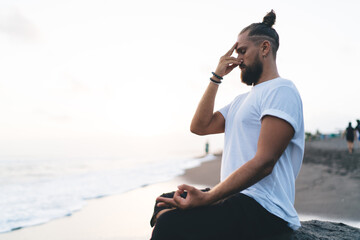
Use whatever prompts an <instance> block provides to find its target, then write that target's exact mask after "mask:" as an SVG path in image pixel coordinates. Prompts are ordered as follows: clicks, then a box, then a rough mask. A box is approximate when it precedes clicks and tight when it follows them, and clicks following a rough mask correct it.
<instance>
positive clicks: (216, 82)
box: [210, 78, 221, 85]
mask: <svg viewBox="0 0 360 240" xmlns="http://www.w3.org/2000/svg"><path fill="white" fill-rule="evenodd" d="M210 81H212V82H213V83H215V84H216V85H220V83H221V81H220V82H218V81H215V80H214V79H212V78H210Z"/></svg>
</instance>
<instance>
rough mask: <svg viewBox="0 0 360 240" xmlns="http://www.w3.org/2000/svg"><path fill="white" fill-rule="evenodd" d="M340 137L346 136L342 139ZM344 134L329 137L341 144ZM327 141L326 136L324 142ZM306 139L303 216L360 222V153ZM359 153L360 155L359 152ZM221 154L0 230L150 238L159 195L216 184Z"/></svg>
mask: <svg viewBox="0 0 360 240" xmlns="http://www.w3.org/2000/svg"><path fill="white" fill-rule="evenodd" d="M341 140H342V139H341ZM339 141H340V140H335V141H333V140H332V141H331V142H330V144H335V145H338V143H339ZM322 144H325V145H327V144H326V142H324V143H322ZM318 145H319V143H316V144H313V143H307V145H306V152H305V157H304V163H303V166H302V168H301V171H300V174H299V176H298V178H297V181H296V198H295V208H296V210H297V211H298V214H299V216H300V220H301V221H307V220H311V219H320V220H324V221H335V222H342V223H345V224H348V225H350V226H354V227H357V228H359V227H360V214H359V213H360V206H359V204H358V200H359V199H360V193H358V191H357V189H360V177H359V176H360V163H359V162H360V153H356V154H358V155H356V154H355V155H353V156H349V154H348V153H347V152H346V150H344V149H335V150H329V149H325V148H322V147H317V146H318ZM357 157H359V158H357ZM220 164H221V156H219V155H217V156H216V158H215V159H214V160H211V161H205V162H202V163H201V165H200V166H197V167H194V168H190V169H186V170H185V173H184V174H183V175H181V176H177V177H175V178H173V179H172V180H170V181H166V182H161V183H156V184H151V185H147V186H143V187H141V188H137V189H135V190H132V191H129V192H126V193H123V194H118V195H111V196H106V197H102V198H97V199H92V200H88V201H87V202H86V205H85V207H83V208H82V209H81V210H79V211H77V212H74V213H73V214H72V215H71V216H68V217H63V218H59V219H55V220H52V221H50V222H47V223H45V224H41V225H36V226H31V227H26V228H22V229H19V230H16V231H11V232H7V233H1V234H0V240H2V239H4V240H5V239H6V240H20V239H38V240H42V239H44V240H45V239H48V238H49V236H52V237H51V238H52V240H60V239H61V240H63V239H67V240H85V239H86V240H115V239H123V240H140V239H149V238H150V235H151V231H152V229H151V227H150V224H149V221H150V217H151V215H152V210H153V205H154V203H155V198H156V197H157V196H158V195H160V194H161V193H163V192H168V191H173V190H175V189H176V187H177V186H178V185H179V184H182V183H186V184H191V185H193V186H195V187H198V188H204V187H213V186H215V185H216V184H217V183H218V182H219V179H220Z"/></svg>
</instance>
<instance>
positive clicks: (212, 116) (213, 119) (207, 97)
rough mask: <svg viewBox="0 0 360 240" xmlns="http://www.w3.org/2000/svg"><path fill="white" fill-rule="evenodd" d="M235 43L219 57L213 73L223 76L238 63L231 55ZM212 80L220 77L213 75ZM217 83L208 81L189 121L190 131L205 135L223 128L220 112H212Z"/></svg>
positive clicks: (223, 121)
mask: <svg viewBox="0 0 360 240" xmlns="http://www.w3.org/2000/svg"><path fill="white" fill-rule="evenodd" d="M236 46H237V44H236V43H235V44H234V46H233V47H232V48H231V49H230V50H229V51H228V52H227V53H226V54H225V55H224V56H222V57H221V58H220V62H219V64H218V66H217V68H216V71H215V73H216V74H217V75H218V76H221V77H223V76H225V75H227V74H228V73H230V72H231V71H232V70H233V69H234V68H235V67H236V66H238V65H239V64H240V62H239V60H238V59H236V58H234V57H231V54H232V53H233V52H234V50H235V48H236ZM213 79H214V80H216V81H220V79H218V78H216V77H215V76H214V77H213ZM218 87H219V86H218V85H216V84H215V83H212V82H210V83H209V86H208V87H207V89H206V91H205V93H204V95H203V97H202V98H201V100H200V103H199V105H198V107H197V109H196V112H195V115H194V117H193V119H192V121H191V126H190V131H191V132H192V133H195V134H198V135H207V134H215V133H222V132H224V129H225V119H224V117H223V116H222V115H221V113H220V112H215V113H214V103H215V97H216V93H217V90H218Z"/></svg>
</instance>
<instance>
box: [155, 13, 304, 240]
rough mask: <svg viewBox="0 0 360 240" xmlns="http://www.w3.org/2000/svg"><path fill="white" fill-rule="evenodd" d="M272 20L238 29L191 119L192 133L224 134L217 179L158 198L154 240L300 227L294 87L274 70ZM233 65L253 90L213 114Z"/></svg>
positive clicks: (299, 120)
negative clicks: (203, 186)
mask: <svg viewBox="0 0 360 240" xmlns="http://www.w3.org/2000/svg"><path fill="white" fill-rule="evenodd" d="M275 18H276V15H275V13H274V12H273V11H271V12H270V13H268V14H267V15H266V16H265V17H264V19H263V22H261V23H253V24H251V25H249V26H248V27H246V28H244V29H243V30H242V31H241V32H240V34H239V35H238V38H237V41H236V43H235V44H234V45H233V46H232V48H231V49H230V50H229V51H228V52H227V53H226V54H225V55H224V56H223V57H221V58H220V61H219V63H218V66H217V68H216V70H215V72H213V73H212V76H211V78H210V82H209V84H208V86H207V88H206V90H205V92H204V95H203V97H202V99H201V100H200V103H199V104H198V107H197V110H196V112H195V114H194V117H193V119H192V122H191V127H190V129H191V132H193V133H195V134H198V135H208V134H217V133H224V132H225V141H224V151H223V155H222V166H221V182H220V183H219V184H218V185H216V186H215V187H214V188H213V189H211V190H209V189H206V190H203V191H201V190H199V189H197V188H195V187H193V186H189V185H185V184H183V185H180V186H178V190H177V191H175V192H173V193H172V194H171V193H169V194H163V195H162V196H160V197H158V198H157V199H156V201H157V203H156V205H155V211H154V215H153V216H154V218H153V219H152V220H154V221H152V224H155V227H154V230H153V234H152V238H151V239H152V240H164V239H165V240H170V239H171V240H185V239H196V240H215V239H216V240H234V239H258V238H262V239H268V238H269V237H270V236H274V235H277V234H282V233H285V232H291V231H292V229H297V228H299V227H300V221H299V217H298V214H297V212H296V210H295V208H294V200H295V179H296V177H297V175H298V173H299V171H300V167H301V164H302V160H303V154H304V142H305V132H304V120H303V109H302V101H301V97H300V95H299V93H298V91H297V89H296V87H295V85H294V84H293V83H292V82H291V81H290V80H286V79H284V78H281V77H280V75H279V73H278V70H277V65H276V53H277V50H278V47H279V35H278V34H277V32H276V31H275V29H274V28H273V27H272V26H273V24H274V23H275ZM216 37H217V38H219V36H216ZM210 50H211V49H210ZM234 52H235V53H236V55H237V56H236V57H232V54H233V53H234ZM237 67H239V68H240V69H241V77H240V78H241V81H242V82H243V83H245V84H246V85H248V86H252V88H251V90H250V91H249V92H247V93H244V94H240V95H238V96H237V97H236V98H235V99H234V100H233V101H232V102H231V103H229V104H228V105H226V106H225V107H223V108H221V109H220V110H219V111H215V112H214V102H215V98H216V94H217V90H218V88H219V85H220V84H221V82H222V81H221V80H222V79H223V77H224V76H225V75H227V74H228V73H230V72H231V71H232V70H233V69H235V68H237ZM190 77H191V76H190Z"/></svg>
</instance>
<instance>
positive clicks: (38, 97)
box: [0, 0, 360, 157]
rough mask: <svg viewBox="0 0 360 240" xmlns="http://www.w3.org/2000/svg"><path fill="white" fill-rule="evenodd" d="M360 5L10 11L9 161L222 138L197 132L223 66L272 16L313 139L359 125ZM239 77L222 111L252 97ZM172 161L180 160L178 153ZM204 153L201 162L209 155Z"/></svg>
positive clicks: (4, 152)
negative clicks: (193, 124)
mask: <svg viewBox="0 0 360 240" xmlns="http://www.w3.org/2000/svg"><path fill="white" fill-rule="evenodd" d="M359 7H360V2H359V1H342V2H341V4H340V2H339V1H308V0H303V1H291V2H290V1H265V0H264V1H234V0H224V1H212V0H206V1H205V0H204V1H196V0H192V1H190V0H182V1H180V0H178V1H176V0H154V1H147V0H134V1H115V0H113V1H109V0H101V1H100V0H90V1H89V0H87V1H85V0H71V1H70V0H61V1H60V0H59V1H49V0H46V1H45V0H11V1H10V0H1V1H0V66H1V67H0V69H1V71H0V110H1V118H0V157H16V156H39V157H40V156H43V157H49V156H50V157H65V156H67V157H69V156H78V157H87V156H94V157H96V156H99V157H118V156H123V155H124V154H125V152H127V153H128V154H129V155H131V154H134V153H135V152H136V153H140V152H141V153H142V154H149V152H150V151H151V150H154V149H156V150H159V149H162V150H160V151H165V150H164V149H171V151H172V152H174V151H176V150H177V151H179V152H188V153H192V152H193V151H194V149H201V151H202V149H203V145H204V143H205V141H210V142H211V143H213V144H211V147H212V150H213V151H215V150H216V149H218V148H219V149H220V148H221V141H222V138H223V136H221V135H218V136H210V137H198V136H194V135H193V134H191V133H190V132H189V125H190V121H191V118H192V116H193V114H194V112H195V109H196V106H197V104H198V102H199V100H200V98H201V96H202V94H203V92H204V90H205V88H206V86H207V85H208V82H209V77H210V76H211V72H212V71H214V70H215V68H216V66H217V63H218V61H219V58H220V57H221V56H222V55H223V54H224V53H226V52H227V51H228V49H230V48H231V46H232V45H233V44H234V43H235V41H236V38H237V34H238V33H239V32H240V31H241V30H242V29H243V28H244V27H246V26H248V25H249V24H251V23H253V22H261V21H262V18H263V16H264V15H265V14H266V13H267V12H269V11H270V10H271V9H274V10H275V12H276V14H277V21H276V24H275V25H274V28H275V29H276V30H277V32H278V33H279V35H280V48H279V51H278V56H277V64H278V70H279V73H280V75H281V76H282V77H284V78H287V79H290V80H292V81H293V82H294V83H295V85H296V86H297V88H298V90H299V92H300V94H301V96H302V100H303V106H304V120H305V130H306V131H310V132H315V131H316V130H319V131H320V132H323V133H331V132H338V131H339V130H341V129H344V128H345V127H346V126H347V124H348V122H349V121H351V122H353V124H355V120H356V119H358V118H360V108H359V107H357V105H358V104H359V97H358V94H359V93H360V91H359V86H360V84H359V83H358V81H359V76H358V69H357V68H358V65H359V63H360V62H359V59H360V50H359V48H358V46H357V45H358V42H357V41H358V39H360V32H359V31H358V26H357V25H358V23H359V19H358V17H357V14H358V12H357V11H358V9H359ZM239 76H240V71H239V69H235V70H234V71H233V72H232V73H230V74H229V75H227V76H226V77H225V79H224V82H223V84H222V85H221V86H220V89H219V91H218V96H217V99H216V103H215V108H216V109H219V108H221V107H222V106H224V105H226V104H227V103H229V102H230V101H232V100H233V99H234V98H235V97H236V96H237V95H238V94H241V93H245V92H247V91H249V90H250V87H248V86H245V85H244V84H242V83H241V81H240V77H239ZM169 151H170V150H169ZM201 151H200V152H201Z"/></svg>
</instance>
